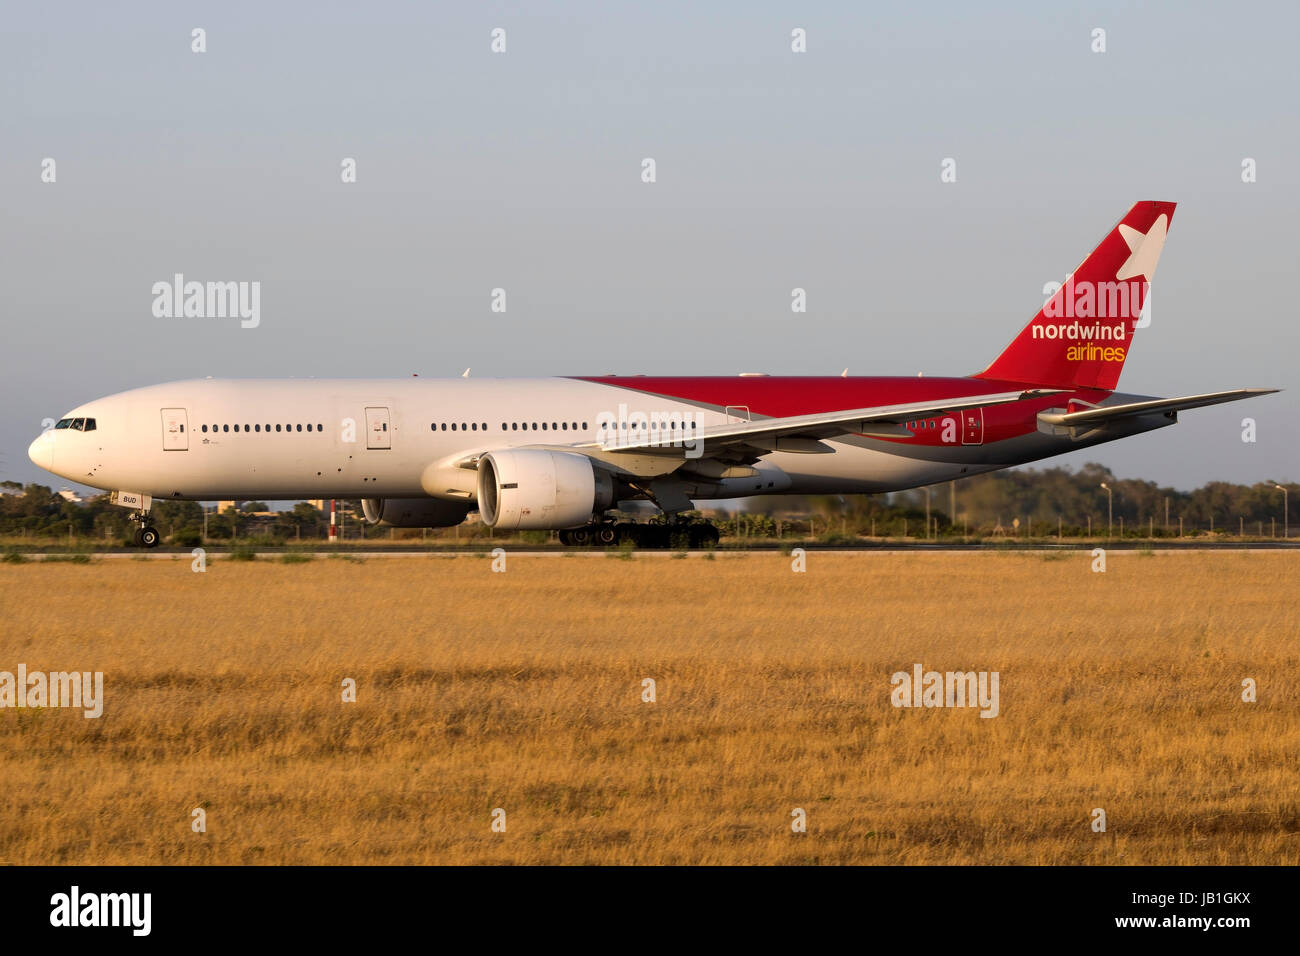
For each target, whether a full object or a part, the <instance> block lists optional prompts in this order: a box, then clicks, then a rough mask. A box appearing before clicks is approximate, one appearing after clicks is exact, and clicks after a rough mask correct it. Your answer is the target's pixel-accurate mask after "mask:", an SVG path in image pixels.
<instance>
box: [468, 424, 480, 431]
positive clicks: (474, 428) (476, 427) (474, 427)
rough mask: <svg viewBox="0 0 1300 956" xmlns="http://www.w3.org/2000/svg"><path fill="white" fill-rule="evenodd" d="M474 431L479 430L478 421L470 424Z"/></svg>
mask: <svg viewBox="0 0 1300 956" xmlns="http://www.w3.org/2000/svg"><path fill="white" fill-rule="evenodd" d="M469 427H470V428H471V429H472V430H473V431H478V422H471V423H470V426H469Z"/></svg>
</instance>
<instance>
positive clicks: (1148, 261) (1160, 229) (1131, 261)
mask: <svg viewBox="0 0 1300 956" xmlns="http://www.w3.org/2000/svg"><path fill="white" fill-rule="evenodd" d="M1168 230H1169V217H1168V216H1166V215H1165V214H1164V213H1161V214H1160V215H1159V216H1157V217H1156V221H1155V222H1153V223H1152V224H1151V230H1150V231H1149V232H1147V233H1141V232H1139V231H1138V230H1136V229H1134V228H1133V227H1132V226H1126V225H1124V224H1123V223H1120V227H1119V234H1120V235H1121V236H1123V237H1124V241H1125V242H1126V243H1128V251H1129V257H1128V258H1127V259H1126V260H1124V264H1123V265H1122V266H1120V267H1119V272H1117V273H1115V278H1116V279H1121V280H1122V279H1132V278H1133V277H1134V276H1144V277H1145V278H1146V280H1147V282H1150V281H1151V277H1152V276H1153V275H1155V274H1156V261H1157V260H1158V259H1159V258H1160V250H1161V249H1163V248H1164V246H1165V233H1166V232H1168Z"/></svg>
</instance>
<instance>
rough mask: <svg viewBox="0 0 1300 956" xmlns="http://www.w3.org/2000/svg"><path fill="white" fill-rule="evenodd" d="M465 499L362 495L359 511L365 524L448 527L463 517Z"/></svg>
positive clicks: (393, 526)
mask: <svg viewBox="0 0 1300 956" xmlns="http://www.w3.org/2000/svg"><path fill="white" fill-rule="evenodd" d="M472 507H474V506H473V505H472V504H470V503H469V502H467V501H443V500H442V499H441V498H363V499H361V513H362V514H363V515H365V518H366V524H371V525H375V524H378V525H383V526H384V527H387V528H450V527H452V526H453V525H458V524H460V523H461V522H462V521H464V520H465V516H466V515H467V514H469V510H470V508H472Z"/></svg>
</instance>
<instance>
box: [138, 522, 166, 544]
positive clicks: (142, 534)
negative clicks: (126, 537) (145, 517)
mask: <svg viewBox="0 0 1300 956" xmlns="http://www.w3.org/2000/svg"><path fill="white" fill-rule="evenodd" d="M136 537H137V539H138V541H139V544H140V546H141V547H142V548H156V547H158V542H159V541H161V540H162V536H161V535H159V534H158V529H157V528H154V527H152V526H149V527H145V528H141V529H140V530H139V531H137V532H136Z"/></svg>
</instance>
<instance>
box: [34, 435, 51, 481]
mask: <svg viewBox="0 0 1300 956" xmlns="http://www.w3.org/2000/svg"><path fill="white" fill-rule="evenodd" d="M27 457H28V458H30V459H31V460H32V461H33V462H34V463H35V464H37V465H39V466H40V467H42V468H44V469H45V470H46V471H53V470H54V433H53V432H45V433H44V434H42V435H41V436H40V437H39V438H37V439H36V441H34V442H32V443H31V444H30V445H29V446H28V447H27Z"/></svg>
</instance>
